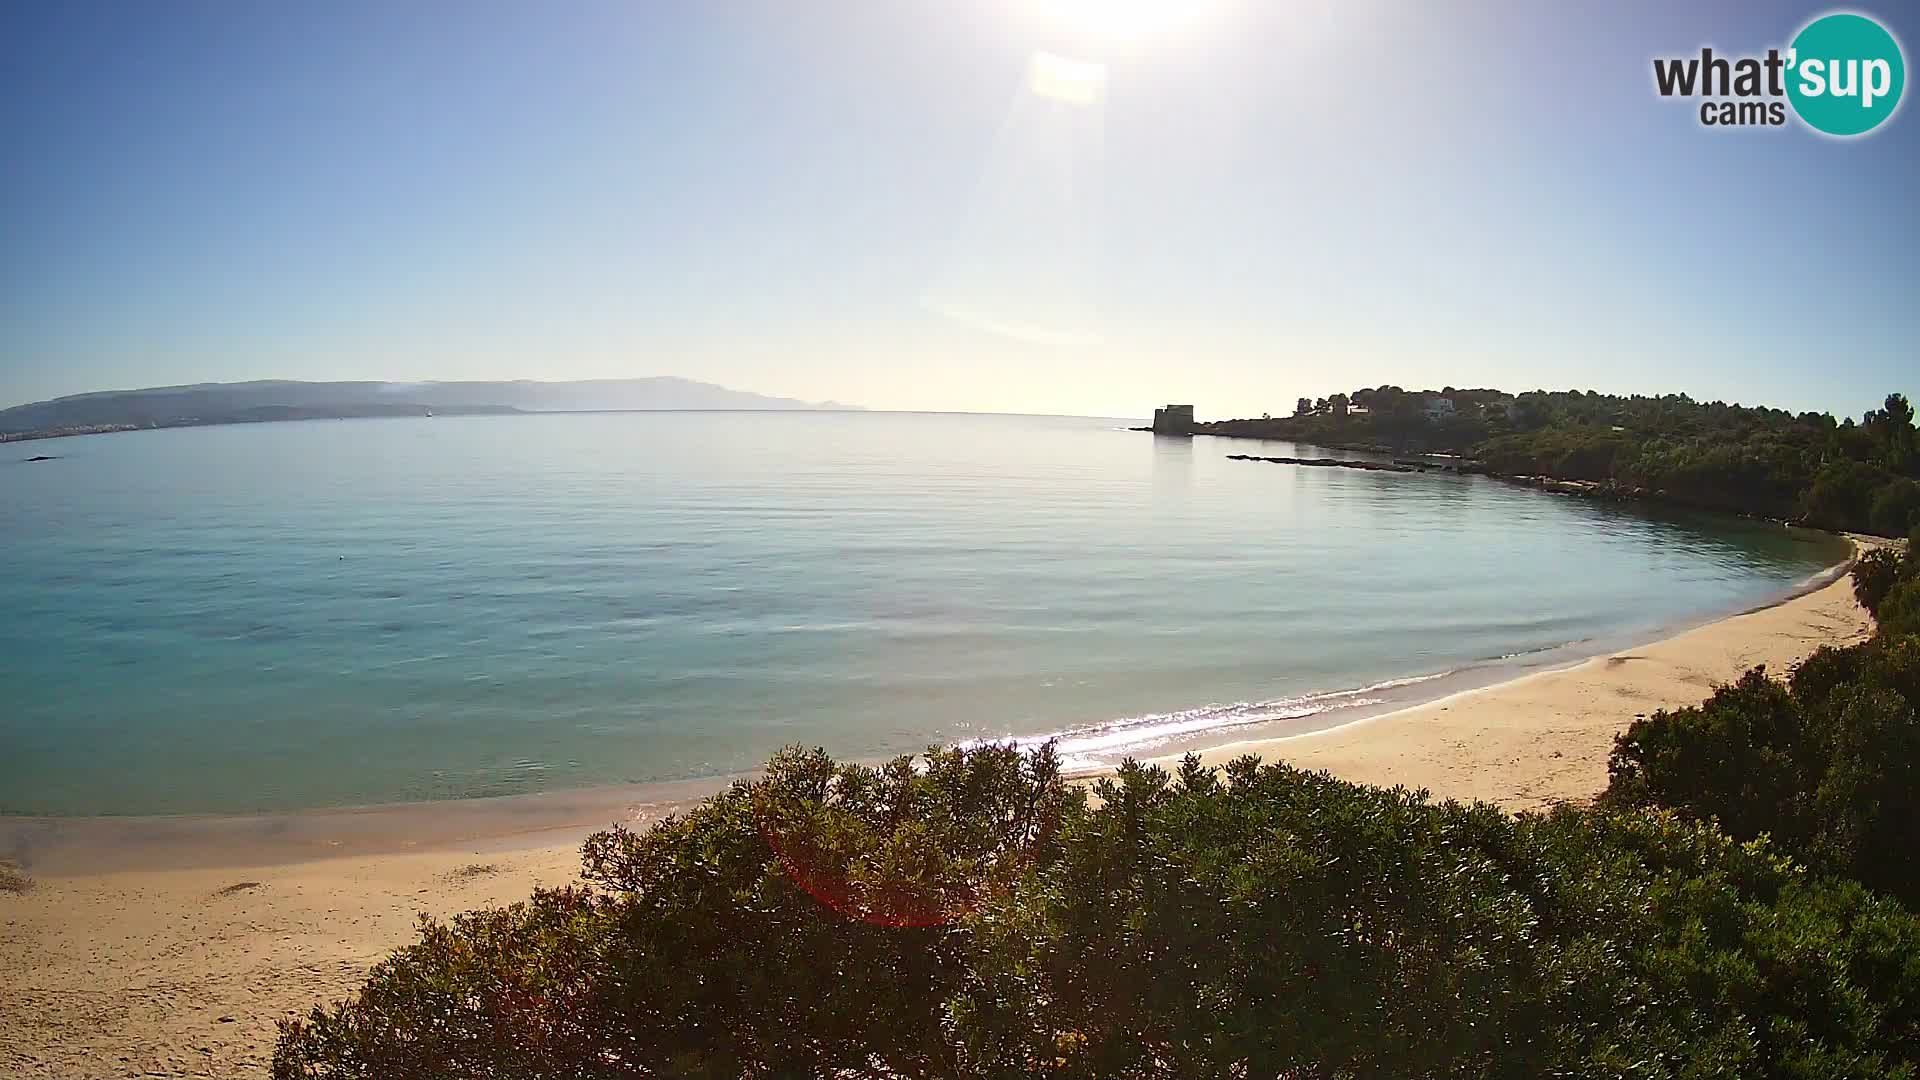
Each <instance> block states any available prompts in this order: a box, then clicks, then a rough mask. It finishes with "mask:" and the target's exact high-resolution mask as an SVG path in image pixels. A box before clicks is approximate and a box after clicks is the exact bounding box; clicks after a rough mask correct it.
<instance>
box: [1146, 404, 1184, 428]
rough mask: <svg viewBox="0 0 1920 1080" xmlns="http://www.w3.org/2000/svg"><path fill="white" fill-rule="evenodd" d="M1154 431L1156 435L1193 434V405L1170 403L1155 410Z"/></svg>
mask: <svg viewBox="0 0 1920 1080" xmlns="http://www.w3.org/2000/svg"><path fill="white" fill-rule="evenodd" d="M1153 433H1154V434H1155V435H1191V434H1193V406H1191V405H1168V406H1167V407H1166V408H1163V409H1155V410H1153Z"/></svg>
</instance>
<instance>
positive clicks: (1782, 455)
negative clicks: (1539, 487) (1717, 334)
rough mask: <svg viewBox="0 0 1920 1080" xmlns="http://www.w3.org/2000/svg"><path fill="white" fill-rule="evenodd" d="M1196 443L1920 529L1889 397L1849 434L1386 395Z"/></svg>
mask: <svg viewBox="0 0 1920 1080" xmlns="http://www.w3.org/2000/svg"><path fill="white" fill-rule="evenodd" d="M1194 430H1195V431H1196V432H1200V433H1204V434H1212V435H1232V436H1245V437H1254V438H1269V439H1289V440H1293V441H1296V442H1306V443H1313V444H1317V445H1322V446H1334V447H1346V448H1354V449H1377V450H1385V451H1389V452H1394V453H1416V452H1423V453H1441V454H1452V455H1459V456H1461V457H1463V458H1466V459H1468V461H1469V464H1468V466H1467V467H1468V468H1469V470H1470V471H1477V472H1485V473H1491V474H1494V475H1500V476H1516V477H1518V476H1526V477H1547V478H1551V479H1554V480H1560V481H1573V482H1579V483H1586V484H1592V485H1595V486H1596V487H1597V488H1598V489H1599V490H1600V491H1602V492H1603V493H1607V494H1615V495H1619V496H1625V497H1645V498H1655V499H1660V500H1664V501H1668V502H1673V503H1678V504H1682V505H1687V506H1697V507H1702V508H1706V509H1712V510H1722V511H1730V512H1734V513H1744V514H1753V515H1757V516H1762V517H1770V518H1778V519H1780V520H1785V521H1795V522H1800V523H1803V524H1807V525H1812V526H1815V527H1818V528H1825V529H1835V530H1846V531H1853V532H1867V533H1874V534H1878V535H1881V536H1889V537H1899V536H1905V535H1906V534H1907V533H1908V531H1909V530H1911V529H1913V528H1915V527H1916V526H1920V437H1917V436H1916V432H1915V427H1914V412H1913V406H1912V405H1911V404H1910V403H1909V401H1908V400H1907V398H1906V396H1905V395H1902V394H1889V395H1888V396H1887V398H1886V401H1885V402H1884V403H1883V406H1882V407H1881V408H1878V409H1873V410H1870V411H1868V412H1867V413H1866V414H1865V415H1864V416H1862V417H1861V418H1860V420H1859V421H1857V422H1856V421H1855V420H1854V419H1853V418H1851V417H1848V418H1845V419H1839V420H1836V419H1835V418H1834V417H1833V416H1831V415H1829V414H1826V413H1815V412H1803V413H1798V414H1796V413H1791V412H1787V411H1785V410H1781V409H1769V408H1762V407H1749V406H1742V405H1729V404H1726V403H1724V402H1717V401H1716V402H1697V401H1694V400H1693V399H1692V398H1690V397H1688V396H1686V395H1684V394H1669V395H1665V396H1661V397H1642V396H1638V395H1635V396H1632V397H1620V396H1615V395H1610V394H1597V393H1594V392H1592V391H1585V392H1582V391H1558V392H1548V391H1542V390H1536V391H1533V392H1530V393H1524V394H1519V395H1517V396H1516V395H1511V394H1506V393H1503V392H1501V391H1498V390H1490V389H1478V390H1460V389H1455V388H1453V387H1446V388H1443V389H1441V390H1438V391H1431V390H1429V391H1407V390H1403V389H1401V388H1400V387H1397V386H1381V387H1378V388H1373V389H1362V390H1356V391H1354V392H1353V393H1352V394H1335V395H1333V396H1332V397H1331V398H1323V399H1319V400H1317V401H1310V400H1308V399H1305V398H1302V399H1301V400H1300V402H1299V403H1298V405H1296V407H1295V415H1293V416H1291V417H1272V418H1263V419H1259V420H1224V421H1217V422H1213V423H1205V424H1198V425H1195V427H1194Z"/></svg>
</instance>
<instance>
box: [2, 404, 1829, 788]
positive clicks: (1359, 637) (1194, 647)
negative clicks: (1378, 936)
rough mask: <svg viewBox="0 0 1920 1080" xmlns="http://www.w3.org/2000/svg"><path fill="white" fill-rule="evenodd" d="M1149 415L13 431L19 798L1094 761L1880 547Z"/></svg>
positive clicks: (1474, 674)
mask: <svg viewBox="0 0 1920 1080" xmlns="http://www.w3.org/2000/svg"><path fill="white" fill-rule="evenodd" d="M1137 423H1139V421H1137V420H1133V421H1129V420H1120V419H1087V418H1070V417H1036V416H997V415H964V414H925V413H882V412H651V413H575V414H537V415H511V416H484V417H482V416H475V417H432V418H413V419H369V420H338V421H328V420H317V421H306V422H297V423H273V424H253V425H236V426H226V427H205V428H181V429H170V430H152V431H136V432H127V433H119V434H109V435H93V436H83V437H78V438H65V439H58V440H48V441H41V442H31V443H13V444H8V445H5V446H0V813H8V814H32V815H150V814H232V813H243V812H254V811H282V810H298V809H302V808H316V807H342V806H365V805H376V804H388V803H400V802H413V801H421V800H438V799H463V798H475V797H489V796H506V795H517V794H525V793H532V792H543V791H559V790H563V789H570V788H584V787H591V786H598V785H605V784H647V783H652V782H662V781H683V780H689V779H695V778H707V777H724V776H730V775H736V774H740V773H743V772H746V771H749V770H752V769H753V768H754V767H755V766H757V765H759V764H761V763H763V762H764V761H765V760H766V758H767V757H768V755H770V754H772V753H773V752H775V751H776V750H778V749H779V748H780V747H782V746H785V745H789V744H801V745H805V746H821V747H825V748H826V749H827V750H829V751H830V752H832V753H834V754H835V755H838V756H842V757H846V758H852V759H859V760H875V759H882V758H885V757H889V756H892V755H896V754H902V753H912V752H915V751H917V750H921V749H924V748H925V747H927V746H929V745H937V744H938V745H944V744H952V743H963V742H969V741H977V740H1002V739H1016V740H1021V741H1023V742H1024V743H1027V744H1033V743H1035V742H1037V741H1040V740H1044V739H1049V738H1051V739H1055V740H1057V743H1058V746H1059V748H1060V750H1061V752H1062V754H1063V756H1064V757H1065V758H1066V760H1067V762H1068V764H1069V765H1071V766H1073V767H1077V768H1094V767H1099V766H1103V765H1110V764H1112V763H1115V762H1117V761H1119V760H1121V759H1123V758H1125V757H1127V756H1145V755H1149V754H1159V753H1166V752H1170V751H1174V750H1178V749H1181V748H1186V747H1191V746H1195V745H1205V744H1207V743H1209V742H1212V743H1219V742H1228V741H1237V740H1241V739H1247V738H1266V737H1273V736H1280V735H1290V734H1299V733H1305V732H1311V731H1314V730H1318V729H1323V728H1327V727H1331V726H1336V725H1340V724H1344V723H1348V722H1351V721H1353V720H1355V719H1358V718H1361V717H1363V716H1365V715H1368V714H1369V713H1371V712H1377V711H1380V710H1382V709H1386V708H1392V707H1396V706H1398V705H1401V704H1405V703H1408V702H1410V701H1413V700H1417V699H1419V698H1422V697H1431V696H1434V695H1437V694H1439V693H1443V692H1446V691H1448V690H1450V689H1452V688H1458V687H1460V686H1463V685H1469V684H1479V683H1487V682H1493V681H1498V680H1500V679H1503V678H1507V677H1512V676H1513V675H1515V674H1517V673H1520V672H1522V671H1526V670H1531V669H1534V668H1538V667H1543V666H1552V665H1559V664H1567V663H1572V662H1574V661H1576V660H1578V659H1580V658H1582V657H1584V656H1588V655H1593V654H1596V653H1598V652H1601V651H1604V650H1606V649H1609V648H1614V647H1619V646H1622V645H1625V644H1628V643H1631V642H1634V641H1636V640H1646V639H1648V638H1650V637H1654V636H1658V635H1661V634H1663V633H1666V632H1668V631H1671V630H1673V629H1676V628H1678V627H1682V626H1685V625H1689V624H1693V623H1699V622H1703V621H1706V620H1710V619H1713V618H1717V617H1720V616H1723V615H1726V614H1729V613H1732V612H1736V611H1740V610H1744V609H1747V608H1751V607H1755V606H1759V605H1763V604H1766V603H1769V602H1772V601H1775V600H1777V599H1779V598H1781V597H1783V596H1785V595H1787V594H1789V593H1790V592H1791V591H1793V590H1795V589H1796V588H1804V587H1806V586H1807V585H1809V583H1811V582H1813V581H1815V580H1817V579H1818V575H1820V574H1821V572H1822V571H1823V570H1825V569H1826V568H1828V567H1831V566H1832V565H1833V564H1834V563H1836V562H1837V561H1839V560H1840V559H1842V558H1844V556H1845V554H1846V546H1845V545H1844V543H1843V542H1841V541H1839V540H1837V539H1836V538H1833V537H1829V536H1825V535H1823V534H1818V533H1811V532H1806V531H1802V530H1797V529H1793V528H1788V527H1786V526H1783V525H1780V524H1777V523H1766V522H1759V521H1750V520H1744V519H1739V518H1732V517H1721V516H1711V515H1703V514H1684V513H1674V512H1664V511H1659V510H1654V509H1650V508H1647V507H1627V506H1620V505H1613V504H1608V503H1603V502H1596V501H1590V500H1585V499H1580V498H1574V497H1567V496H1561V495H1554V494H1548V493H1544V492H1541V491H1537V490H1532V489H1528V488H1523V487H1519V486H1515V485H1511V484H1507V483H1502V482H1499V481H1496V480H1492V479H1488V478H1484V477H1472V476H1459V475H1454V474H1439V473H1425V474H1415V475H1406V474H1395V473H1382V472H1363V471H1357V470H1349V469H1339V468H1305V467H1298V466H1291V465H1279V464H1270V463H1265V462H1249V461H1233V460H1229V459H1228V457H1227V455H1229V454H1235V453H1254V454H1268V455H1290V456H1308V457H1312V456H1324V455H1334V456H1342V457H1354V456H1357V455H1354V454H1351V453H1346V452H1339V451H1324V450H1318V449H1316V448H1312V447H1304V446H1294V445H1291V444H1287V443H1261V442H1248V441H1243V440H1229V439H1218V438H1209V437H1199V438H1192V439H1186V438H1166V437H1158V436H1154V435H1151V434H1146V433H1142V432H1137V431H1130V430H1128V427H1129V426H1130V425H1131V424H1137ZM40 454H48V455H53V459H52V460H48V461H36V462H28V461H26V460H25V459H26V458H28V457H31V456H34V455H40Z"/></svg>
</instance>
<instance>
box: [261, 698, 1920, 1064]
mask: <svg viewBox="0 0 1920 1080" xmlns="http://www.w3.org/2000/svg"><path fill="white" fill-rule="evenodd" d="M1837 670H1838V669H1836V671H1837ZM1860 779H1861V782H1863V783H1867V784H1874V783H1878V782H1879V780H1877V779H1876V778H1873V777H1862V778H1860ZM1094 790H1095V794H1096V795H1097V799H1095V800H1094V801H1093V802H1092V803H1089V801H1088V800H1087V799H1086V797H1085V796H1084V794H1082V793H1081V792H1079V791H1077V790H1075V789H1072V788H1070V787H1068V786H1066V785H1064V784H1063V783H1062V782H1061V781H1060V778H1059V773H1058V767H1057V764H1056V763H1055V762H1054V761H1053V759H1052V757H1051V755H1050V754H1049V753H1044V752H1043V753H1040V754H1037V755H1034V756H1030V757H1025V758H1023V757H1022V756H1020V755H1018V754H1015V753H1013V752H1012V751H1010V750H1006V749H1001V748H984V749H972V750H964V751H941V752H936V753H935V754H933V755H930V757H929V759H927V760H926V761H924V763H923V766H922V769H921V770H920V771H915V769H913V768H912V767H911V766H910V765H909V763H907V762H904V761H902V762H896V763H894V764H892V765H890V766H887V767H885V768H882V769H878V770H876V769H865V768H859V767H852V766H844V765H836V764H834V763H833V762H831V761H829V760H827V759H826V758H825V756H824V755H821V754H818V753H812V754H806V753H800V752H797V751H792V752H788V753H785V754H782V755H781V756H780V757H778V758H776V759H775V761H774V762H773V763H772V765H771V766H770V770H769V775H768V777H767V779H766V780H764V781H760V782H757V783H754V784H743V785H737V786H736V787H735V788H733V789H732V790H730V791H729V792H727V793H726V794H723V795H721V796H718V797H716V798H714V799H712V800H710V801H708V802H707V803H706V804H704V805H702V806H701V807H700V808H699V809H697V810H695V811H693V812H692V813H690V814H688V815H687V816H686V817H684V818H679V819H675V820H671V821H668V822H665V823H663V824H661V825H659V826H656V827H655V828H654V829H652V830H650V831H649V832H647V833H645V834H643V835H636V834H632V833H627V832H623V831H614V832H611V833H604V834H599V835H597V836H595V837H594V838H593V839H591V840H590V841H589V842H588V844H587V848H586V852H585V858H586V877H587V878H588V879H589V881H590V882H591V883H592V885H591V887H589V888H581V889H573V890H565V891H557V892H542V893H539V894H537V895H536V896H535V897H534V898H533V899H532V900H531V901H529V902H528V903H525V904H520V905H515V906H513V907H510V908H506V909H502V910H497V911H488V912H482V913H478V914H475V915H470V916H463V917H461V918H459V919H456V920H455V921H454V922H453V923H452V924H450V925H446V926H441V925H437V924H428V925H427V927H426V929H425V932H424V933H423V937H422V940H421V942H420V943H419V944H417V945H414V946H412V947H410V948H408V949H406V950H404V951H402V952H401V953H399V954H397V955H396V956H395V957H394V958H392V959H390V960H388V961H387V962H385V963H383V964H382V965H380V966H379V967H378V968H377V969H376V970H375V972H374V974H373V976H372V978H371V979H370V980H369V983H368V985H367V987H366V989H365V990H364V991H362V993H361V994H360V995H359V997H358V998H357V999H356V1000H354V1001H353V1002H350V1003H346V1004H343V1005H339V1006H335V1007H334V1008H331V1009H326V1010H316V1011H315V1012H314V1013H313V1014H312V1015H311V1016H310V1017H308V1018H307V1019H305V1020H303V1021H299V1022H293V1023H289V1024H287V1025H285V1026H284V1029H283V1034H282V1038H281V1042H280V1045H279V1048H278V1050H277V1052H276V1055H275V1064H274V1075H275V1076H276V1077H278V1078H281V1080H293V1078H327V1080H347V1078H355V1080H372V1078H375V1077H379V1078H381V1080H389V1078H391V1080H409V1078H426V1077H449V1078H451V1077H501V1078H506V1077H513V1078H516V1080H517V1078H527V1080H533V1078H544V1077H568V1078H584V1077H656V1076H659V1077H664V1076H692V1077H716V1078H717V1077H742V1076H745V1077H774V1076H839V1077H857V1076H858V1077H882V1076H886V1077H960V1076H981V1077H989V1076H1027V1075H1034V1074H1047V1075H1054V1076H1061V1077H1089V1078H1091V1077H1102V1078H1104V1077H1187V1076H1201V1077H1206V1076H1219V1077H1240V1076H1266V1077H1273V1076H1284V1077H1300V1078H1305V1077H1363V1076H1381V1077H1384V1076H1394V1077H1533V1076H1592V1077H1641V1078H1662V1077H1676V1078H1677V1077H1704V1076H1742V1077H1843V1076H1847V1077H1852V1076H1858V1077H1868V1076H1875V1077H1878V1076H1891V1077H1909V1078H1911V1077H1913V1076H1915V1063H1914V1060H1913V1059H1914V1054H1915V1048H1916V1047H1920V923H1917V922H1916V920H1915V919H1914V918H1913V917H1912V916H1911V915H1909V914H1908V913H1907V912H1905V911H1904V910H1902V909H1901V908H1900V907H1899V906H1898V905H1897V904H1894V903H1892V902H1891V901H1888V900H1884V899H1881V898H1877V897H1875V896H1873V895H1871V894H1869V893H1867V892H1865V891H1864V890H1862V889H1861V888H1860V887H1859V886H1858V885H1853V884H1847V883H1837V882H1825V881H1818V880H1814V879H1811V878H1809V877H1808V876H1807V875H1806V874H1805V872H1804V871H1802V870H1800V869H1798V868H1796V867H1795V866H1794V865H1793V864H1792V863H1790V862H1789V861H1788V860H1786V859H1785V858H1784V857H1782V856H1781V855H1780V854H1779V853H1778V852H1777V851H1776V850H1774V849H1773V848H1771V847H1770V846H1768V845H1766V844H1763V843H1750V844H1744V845H1743V844H1740V843H1737V842H1736V841H1734V840H1731V839H1729V838H1728V837H1727V836H1725V835H1724V834H1723V833H1720V832H1718V831H1716V830H1714V829H1712V828H1711V827H1708V826H1704V825H1698V824H1692V823H1688V822H1686V821H1684V820H1682V819H1680V818H1678V817H1675V816H1673V815H1668V814H1654V815H1648V814H1642V813H1638V812H1617V811H1612V810H1578V809H1562V810H1559V811H1556V812H1554V813H1553V814H1551V815H1548V816H1545V817H1535V816H1522V817H1520V818H1514V817H1510V816H1508V815H1506V814H1503V813H1501V812H1499V811H1497V810H1495V809H1493V808H1490V807H1486V806H1470V807H1469V806H1460V805H1457V804H1452V803H1448V804H1443V805H1435V804H1433V803H1431V802H1429V801H1428V800H1427V799H1426V798H1425V796H1424V795H1422V794H1412V793H1408V792H1406V791H1403V790H1394V791H1386V790H1381V789H1377V788H1367V787H1362V786H1359V785H1354V784H1348V783H1344V782H1341V781H1336V780H1333V779H1331V778H1330V777H1327V776H1325V775H1323V774H1307V773H1301V772H1297V771H1295V770H1292V769H1288V768H1285V767H1282V766H1269V767H1260V766H1259V764H1258V762H1257V761H1256V760H1254V759H1252V758H1245V759H1242V760H1240V761H1237V762H1235V763H1234V764H1233V765H1231V766H1230V767H1229V768H1228V769H1227V770H1226V773H1225V775H1222V774H1221V773H1219V772H1217V771H1215V770H1208V769H1202V768H1200V767H1199V766H1198V764H1197V763H1196V762H1193V761H1192V760H1189V762H1188V763H1187V764H1186V765H1185V766H1184V767H1183V768H1182V769H1181V770H1180V772H1179V773H1178V775H1175V776H1169V775H1168V774H1167V773H1165V772H1163V771H1160V770H1158V769H1149V768H1141V767H1139V766H1136V765H1132V764H1129V765H1128V766H1127V767H1125V768H1123V769H1122V770H1121V772H1120V774H1119V775H1118V776H1117V777H1116V778H1114V779H1111V780H1106V781H1102V782H1101V783H1100V784H1098V785H1097V786H1096V788H1095V789H1094Z"/></svg>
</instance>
